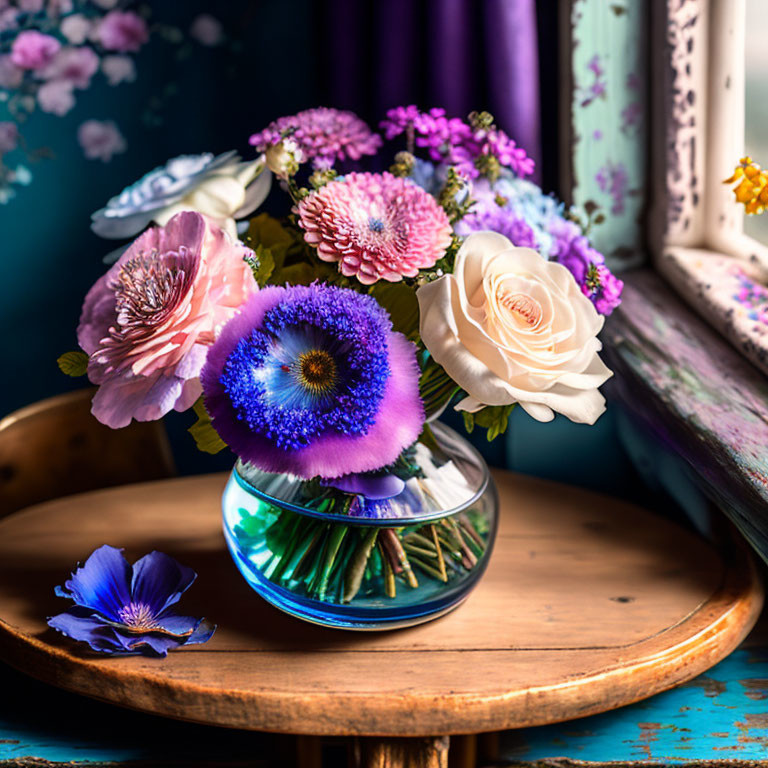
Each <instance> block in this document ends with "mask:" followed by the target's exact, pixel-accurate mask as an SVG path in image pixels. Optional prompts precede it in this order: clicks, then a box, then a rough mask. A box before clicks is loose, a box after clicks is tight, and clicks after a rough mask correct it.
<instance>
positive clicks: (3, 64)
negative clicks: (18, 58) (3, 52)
mask: <svg viewBox="0 0 768 768" xmlns="http://www.w3.org/2000/svg"><path fill="white" fill-rule="evenodd" d="M23 79H24V70H22V69H19V68H18V67H17V66H16V65H15V64H14V63H13V61H11V57H10V56H0V88H8V89H9V90H10V89H14V88H18V87H19V86H20V85H21V81H22V80H23Z"/></svg>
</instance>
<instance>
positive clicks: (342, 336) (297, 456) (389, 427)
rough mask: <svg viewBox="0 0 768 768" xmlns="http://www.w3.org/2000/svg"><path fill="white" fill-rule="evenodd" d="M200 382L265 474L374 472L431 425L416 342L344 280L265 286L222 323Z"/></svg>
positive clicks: (230, 438) (215, 412) (237, 447)
mask: <svg viewBox="0 0 768 768" xmlns="http://www.w3.org/2000/svg"><path fill="white" fill-rule="evenodd" d="M200 379H201V382H202V385H203V396H204V398H205V406H206V408H207V409H208V412H209V413H210V414H211V419H212V423H213V426H214V428H215V429H216V431H217V432H218V433H219V434H220V435H221V437H222V439H223V440H224V441H225V442H226V443H227V444H228V445H229V446H230V448H232V450H233V451H234V452H235V453H236V454H237V455H238V456H240V458H241V459H243V460H244V461H246V462H250V463H252V464H254V465H255V466H257V467H259V468H260V469H262V470H264V471H266V472H282V473H290V474H293V475H296V476H297V477H301V478H305V479H309V478H314V477H321V478H326V479H327V478H336V477H340V476H341V475H345V474H349V473H357V472H372V471H376V470H379V469H381V468H382V467H385V466H387V465H389V464H391V463H393V462H394V461H395V460H396V459H397V457H398V456H399V455H400V453H401V451H402V450H403V449H404V448H406V447H407V446H409V445H411V444H412V443H413V442H415V440H416V439H417V438H418V436H419V434H420V432H421V429H422V426H423V423H424V407H423V405H422V402H421V398H420V397H419V384H418V382H419V367H418V364H417V362H416V352H415V349H414V346H413V345H412V344H411V343H410V342H409V341H407V340H406V339H405V337H404V336H403V335H402V334H400V333H395V332H394V331H393V330H392V323H391V321H390V319H389V316H388V315H387V313H386V311H385V310H384V309H382V307H381V306H380V305H379V304H378V303H377V302H376V300H375V299H374V298H373V297H371V296H366V295H362V294H359V293H357V292H355V291H352V290H349V289H347V288H337V287H334V286H328V285H320V284H317V283H315V284H312V285H309V286H294V287H289V288H283V287H279V286H270V287H268V288H263V289H262V290H260V291H259V292H258V293H257V294H256V295H255V296H253V297H252V298H251V299H250V301H249V302H248V303H247V304H245V305H244V306H243V307H242V309H241V310H240V313H239V314H238V315H236V316H235V317H234V318H233V319H232V320H230V321H229V323H227V325H226V326H224V329H223V330H222V332H221V335H220V336H219V339H218V340H217V341H216V342H215V343H214V345H213V346H212V347H211V348H210V349H209V351H208V356H207V359H206V363H205V366H204V368H203V371H202V373H201V376H200Z"/></svg>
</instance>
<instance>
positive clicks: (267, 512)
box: [223, 423, 498, 630]
mask: <svg viewBox="0 0 768 768" xmlns="http://www.w3.org/2000/svg"><path fill="white" fill-rule="evenodd" d="M433 433H434V437H435V441H434V443H433V444H432V448H431V449H429V448H427V447H426V446H425V445H423V444H421V443H419V444H417V446H416V447H415V448H414V449H413V450H412V451H411V452H410V454H409V456H408V467H407V468H406V470H405V471H403V470H402V469H400V470H399V471H398V472H397V475H396V476H394V477H393V475H388V476H386V477H384V478H382V482H381V484H380V485H381V487H386V488H387V489H388V491H387V492H386V493H384V492H378V493H373V494H371V493H368V495H363V494H362V493H360V492H352V491H351V490H350V489H349V487H348V486H345V484H344V483H338V484H337V485H338V486H344V487H345V490H341V489H340V488H339V487H336V486H331V485H325V484H321V483H320V482H318V481H304V480H300V479H298V478H296V477H293V476H289V475H277V474H270V473H267V472H263V471H261V470H259V469H256V468H255V467H253V466H250V465H247V464H243V463H241V462H238V463H237V464H236V466H235V468H234V469H233V471H232V475H231V477H230V479H229V482H228V484H227V487H226V489H225V491H224V497H223V509H224V533H225V536H226V539H227V544H228V545H229V549H230V552H231V554H232V557H233V559H234V561H235V563H236V564H237V567H238V568H239V569H240V571H241V573H242V574H243V576H244V577H245V578H246V580H247V581H248V583H249V584H250V585H251V586H252V587H253V588H254V589H255V590H256V592H258V593H259V594H260V595H261V596H262V597H263V598H265V599H266V600H268V601H269V602H270V603H272V604H273V605H275V606H277V607H278V608H280V609H281V610H283V611H286V612H287V613H290V614H292V615H294V616H297V617H299V618H302V619H305V620H307V621H311V622H314V623H317V624H322V625H325V626H330V627H338V628H343V629H365V630H371V629H393V628H397V627H405V626H409V625H412V624H419V623H421V622H424V621H428V620H429V619H433V618H436V617H437V616H440V615H442V614H444V613H446V612H447V611H450V610H451V609H452V608H455V607H456V606H457V605H459V603H461V602H462V600H464V599H465V598H466V597H467V595H468V594H469V592H470V591H471V590H472V588H473V587H474V586H475V585H476V584H477V582H478V581H479V579H480V577H481V576H482V574H483V572H484V570H485V568H486V566H487V564H488V559H489V557H490V554H491V549H492V547H493V542H494V538H495V536H496V524H497V517H498V497H497V494H496V489H495V487H494V484H493V480H492V479H491V477H490V475H489V472H488V468H487V466H486V464H485V462H484V461H483V459H482V458H481V456H480V455H479V454H478V453H477V451H475V449H474V448H473V447H472V446H471V445H470V444H469V443H468V442H467V441H466V440H464V439H463V438H461V437H460V436H459V435H457V434H456V433H455V432H454V431H453V430H450V429H448V428H447V427H445V426H444V425H441V424H439V423H438V424H434V425H433ZM374 480H375V479H374ZM367 487H373V488H375V487H376V483H375V482H374V483H369V484H368V486H367Z"/></svg>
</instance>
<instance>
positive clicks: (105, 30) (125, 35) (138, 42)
mask: <svg viewBox="0 0 768 768" xmlns="http://www.w3.org/2000/svg"><path fill="white" fill-rule="evenodd" d="M98 37H99V41H100V42H101V44H102V45H103V46H104V48H106V49H107V50H108V51H119V52H120V53H127V52H135V51H138V50H139V49H140V48H141V46H142V45H144V43H146V42H147V40H148V39H149V30H148V29H147V23H146V22H145V21H144V19H142V18H141V16H139V15H138V14H135V13H133V12H132V11H110V12H109V13H108V14H107V15H106V16H105V17H104V18H103V19H102V21H101V23H100V24H99V28H98Z"/></svg>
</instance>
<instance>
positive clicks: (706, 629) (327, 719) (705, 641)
mask: <svg viewBox="0 0 768 768" xmlns="http://www.w3.org/2000/svg"><path fill="white" fill-rule="evenodd" d="M737 546H738V549H739V551H738V552H733V551H731V553H730V554H731V556H730V557H729V559H730V561H731V567H729V568H728V569H727V570H726V578H725V579H724V581H723V583H721V585H720V587H719V588H718V589H717V590H716V591H715V592H714V593H713V594H712V595H711V597H710V598H709V599H708V600H707V601H706V603H704V604H703V605H702V607H701V609H700V610H698V611H696V612H695V614H693V618H697V619H699V620H702V619H704V620H703V621H702V626H701V627H700V628H698V629H697V630H696V631H695V632H693V633H691V632H690V627H688V624H689V623H690V621H691V620H693V619H692V617H691V616H689V617H686V618H685V619H684V620H682V621H681V622H679V623H678V624H676V625H675V626H673V627H670V628H669V629H667V630H665V631H664V633H663V634H666V635H670V634H671V635H672V637H673V642H672V643H671V644H670V645H669V646H668V647H667V648H666V649H665V650H664V651H661V652H657V653H651V654H649V655H648V656H642V655H641V657H640V658H638V659H637V661H636V662H634V663H632V664H630V665H627V664H626V663H623V664H622V665H621V666H618V665H617V666H614V667H608V668H606V669H603V670H600V671H599V672H596V673H594V674H591V675H589V676H582V677H574V678H573V679H571V680H568V681H566V682H564V683H558V684H556V685H543V686H540V687H537V686H534V687H531V688H528V689H526V690H524V691H517V692H513V693H504V692H500V693H498V694H488V695H482V696H475V695H470V694H448V695H433V694H419V693H411V694H408V695H402V696H393V695H392V694H383V695H381V696H377V695H371V694H358V693H346V694H337V695H336V697H335V698H336V699H337V700H336V701H335V702H334V703H333V705H332V706H329V701H328V697H327V696H326V695H324V694H322V693H300V692H297V693H293V694H291V693H286V692H273V691H257V692H254V691H238V690H232V691H230V692H228V693H226V694H222V693H221V692H220V691H217V692H216V693H217V698H219V699H220V698H222V697H229V698H230V699H232V700H233V701H234V702H235V703H237V704H238V705H239V706H238V707H230V708H228V709H230V710H232V711H239V712H242V713H243V717H242V718H237V717H232V716H228V717H220V718H214V719H211V718H210V717H204V716H203V713H204V712H206V707H205V701H206V693H207V691H209V690H210V689H208V688H206V687H204V686H198V685H194V684H192V683H187V682H179V681H178V680H176V681H174V683H173V688H174V690H175V691H176V695H175V696H172V697H167V698H166V699H165V701H166V702H167V704H168V705H167V706H165V707H162V708H157V707H155V708H152V709H150V708H147V707H142V706H141V705H140V704H137V703H136V692H137V684H139V683H141V684H142V685H143V686H145V687H147V686H148V690H151V689H152V688H155V687H165V686H168V685H169V684H168V682H167V681H166V680H164V679H163V678H162V677H161V676H160V675H157V676H148V675H147V674H146V671H143V672H142V673H141V674H138V673H137V674H136V675H135V676H134V675H127V676H126V674H125V671H124V670H123V671H121V673H120V676H119V677H118V676H116V675H112V674H111V673H110V670H109V668H108V667H104V666H99V675H100V676H101V677H102V678H103V679H104V681H105V683H106V682H110V681H111V682H114V683H117V686H116V688H115V689H114V693H113V695H111V696H97V695H94V694H93V693H92V691H90V690H88V688H89V686H88V683H87V680H88V677H89V676H90V674H91V670H92V669H93V668H94V667H95V665H96V664H97V663H98V661H97V660H91V659H87V658H80V657H77V656H73V655H71V654H70V653H68V652H67V650H66V649H65V648H56V647H52V646H50V645H48V644H47V643H44V642H42V641H40V640H38V639H37V638H34V637H29V636H26V635H24V634H23V633H20V632H18V631H16V630H15V629H14V628H13V627H12V626H10V625H8V624H7V623H6V622H4V621H3V620H2V619H0V652H1V655H2V659H3V660H4V661H6V662H7V663H8V664H10V665H11V666H13V667H15V668H17V669H19V670H20V671H22V672H24V673H26V674H31V675H32V676H33V677H36V678H37V679H39V680H41V681H43V682H46V683H50V684H53V685H57V686H60V687H63V688H65V689H67V690H70V691H72V692H75V693H79V694H82V695H86V696H89V697H91V698H96V699H98V700H101V701H104V702H107V703H110V704H115V705H118V706H122V707H126V708H128V709H135V710H138V711H143V712H151V713H153V714H157V715H162V716H165V717H171V718H174V719H177V720H184V721H188V722H195V723H204V724H207V725H218V726H222V727H228V728H238V729H244V730H254V731H268V732H272V733H284V734H297V735H307V736H377V737H378V736H380V737H398V736H408V737H425V736H432V735H435V734H441V735H456V734H471V733H485V732H491V731H499V730H506V729H513V728H527V727H531V726H537V725H545V724H551V723H555V722H561V721H564V720H570V719H573V717H574V708H573V705H572V702H571V705H570V706H567V707H566V706H565V705H564V704H563V701H564V697H563V691H564V690H567V689H569V688H573V690H574V693H575V695H577V696H578V698H579V699H580V702H581V704H580V706H579V707H578V708H577V714H576V715H575V716H576V717H586V716H589V715H594V714H599V713H601V712H605V711H607V710H610V709H613V708H615V707H616V706H624V705H626V704H631V703H633V702H636V701H640V700H642V699H645V698H648V697H650V696H652V695H655V694H657V693H660V692H662V691H664V690H668V689H669V688H672V687H674V686H676V685H678V684H680V683H682V682H685V681H687V680H690V679H692V678H694V677H696V676H697V675H699V674H701V673H702V672H704V671H706V670H707V669H709V668H710V667H712V666H713V665H714V664H716V663H717V662H718V661H720V660H722V659H723V658H725V657H726V656H727V655H728V654H729V653H731V652H732V651H733V650H735V649H736V647H737V646H738V645H739V644H740V643H741V642H742V640H743V639H744V638H745V637H746V635H747V634H748V633H749V631H750V630H751V628H752V626H753V625H754V624H755V622H756V621H757V618H758V616H759V614H760V610H761V608H762V605H763V597H764V595H763V587H762V582H761V580H760V578H759V575H758V572H757V568H756V566H755V562H754V558H753V556H752V555H751V553H750V552H748V551H746V547H744V545H740V546H739V545H737ZM734 594H736V595H742V596H741V597H740V598H739V599H738V600H737V601H736V602H735V603H734V604H733V605H732V606H731V608H730V609H729V610H727V611H725V612H722V606H723V604H729V603H733V596H734ZM459 610H460V609H459ZM704 617H706V618H704ZM653 639H654V638H651V639H646V640H643V641H640V642H639V643H637V644H636V645H635V646H630V647H634V648H638V649H641V648H642V646H643V645H646V644H652V642H653ZM504 650H505V649H499V651H500V652H504ZM512 650H514V649H510V651H512ZM489 652H491V651H487V650H485V651H467V652H466V653H467V655H470V654H472V653H489ZM30 653H31V654H33V655H34V656H35V661H36V662H39V663H33V664H30V658H29V657H30ZM179 653H184V651H183V650H182V651H179ZM233 653H234V652H233ZM22 660H24V661H22ZM161 663H162V662H161ZM661 669H663V670H664V676H660V675H659V674H658V672H659V670H661ZM619 677H621V678H623V679H626V678H627V677H629V678H630V679H632V683H633V688H634V692H633V693H632V694H630V695H629V696H628V695H627V693H626V686H625V685H623V686H622V687H621V690H622V695H621V696H620V697H616V696H611V691H612V690H613V689H614V686H613V682H614V680H617V679H618V678H619ZM662 677H663V679H662ZM126 678H127V679H126ZM133 678H135V679H133ZM179 693H180V695H179ZM534 700H535V704H536V706H535V710H536V711H537V712H542V711H543V710H545V709H546V710H547V716H546V717H542V716H541V715H539V716H530V714H526V710H528V709H530V705H531V704H532V703H534ZM193 705H194V706H193ZM547 707H549V709H547ZM287 709H293V710H294V711H293V713H292V715H290V716H287V711H286V710H287ZM297 711H300V712H301V713H302V726H301V727H298V728H297V727H296V714H297ZM404 712H405V713H406V714H407V716H406V717H403V713H404ZM350 713H352V716H350ZM286 721H290V725H289V726H287V725H286ZM393 722H397V723H398V724H399V725H398V727H392V726H391V725H388V723H393Z"/></svg>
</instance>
